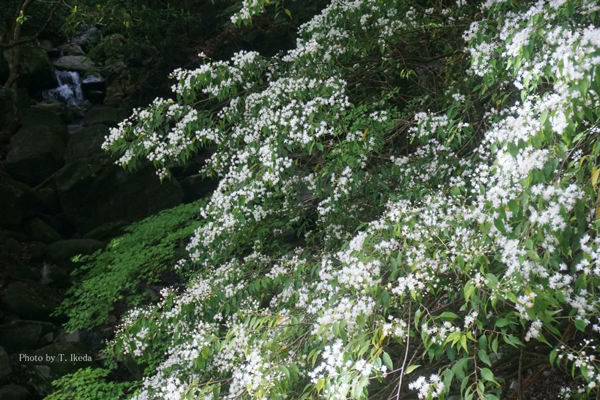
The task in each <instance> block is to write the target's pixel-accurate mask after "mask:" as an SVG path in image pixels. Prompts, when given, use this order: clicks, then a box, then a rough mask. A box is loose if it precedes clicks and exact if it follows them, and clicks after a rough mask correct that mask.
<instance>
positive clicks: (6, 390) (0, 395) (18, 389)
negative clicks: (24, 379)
mask: <svg viewBox="0 0 600 400" xmlns="http://www.w3.org/2000/svg"><path fill="white" fill-rule="evenodd" d="M32 399H33V396H32V395H31V393H29V390H27V389H25V388H24V387H23V386H19V385H6V386H2V387H0V400H32Z"/></svg>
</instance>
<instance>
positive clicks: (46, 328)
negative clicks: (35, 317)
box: [0, 320, 55, 353]
mask: <svg viewBox="0 0 600 400" xmlns="http://www.w3.org/2000/svg"><path fill="white" fill-rule="evenodd" d="M54 330H55V327H54V325H52V324H50V323H48V322H42V321H26V320H19V321H13V322H11V323H10V324H4V325H0V346H3V347H4V348H5V349H6V350H7V351H9V352H11V353H12V352H16V351H18V350H27V349H33V348H35V347H36V346H37V344H38V342H39V340H40V337H42V336H43V335H46V334H48V333H51V332H54Z"/></svg>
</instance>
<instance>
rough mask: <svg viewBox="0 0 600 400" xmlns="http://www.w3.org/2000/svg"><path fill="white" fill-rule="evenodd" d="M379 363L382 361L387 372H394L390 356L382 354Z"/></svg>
mask: <svg viewBox="0 0 600 400" xmlns="http://www.w3.org/2000/svg"><path fill="white" fill-rule="evenodd" d="M381 361H383V363H384V364H385V366H386V367H388V370H390V371H393V370H394V364H393V363H392V359H391V358H390V355H389V354H388V353H386V352H383V354H382V355H381Z"/></svg>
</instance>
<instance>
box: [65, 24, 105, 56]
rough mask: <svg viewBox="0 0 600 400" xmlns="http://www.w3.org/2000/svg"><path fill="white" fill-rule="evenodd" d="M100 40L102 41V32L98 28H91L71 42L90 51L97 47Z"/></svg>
mask: <svg viewBox="0 0 600 400" xmlns="http://www.w3.org/2000/svg"><path fill="white" fill-rule="evenodd" d="M100 40H102V33H101V32H100V30H99V29H98V28H96V27H91V28H89V29H88V30H87V31H85V33H83V34H82V35H79V36H76V37H74V38H73V39H72V40H71V42H72V43H75V44H77V45H79V46H81V48H82V49H83V50H84V51H90V49H91V48H92V47H93V46H95V45H97V44H98V43H99V42H100Z"/></svg>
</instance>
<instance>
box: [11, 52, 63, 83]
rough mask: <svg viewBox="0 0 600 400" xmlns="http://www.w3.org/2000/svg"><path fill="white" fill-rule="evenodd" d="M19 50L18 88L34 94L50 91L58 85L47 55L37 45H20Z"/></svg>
mask: <svg viewBox="0 0 600 400" xmlns="http://www.w3.org/2000/svg"><path fill="white" fill-rule="evenodd" d="M19 50H20V61H19V79H18V84H19V86H20V87H23V88H27V89H28V90H29V91H30V92H35V91H38V90H43V89H51V88H53V87H56V86H57V85H58V80H57V79H56V74H55V72H54V67H53V66H52V63H51V62H50V59H49V58H48V54H46V52H45V51H44V50H43V49H42V48H41V47H40V46H38V45H37V43H34V42H30V43H25V44H22V45H21V48H20V49H19Z"/></svg>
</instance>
